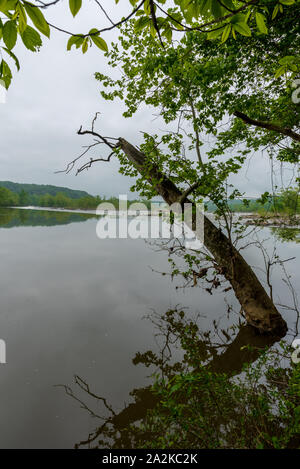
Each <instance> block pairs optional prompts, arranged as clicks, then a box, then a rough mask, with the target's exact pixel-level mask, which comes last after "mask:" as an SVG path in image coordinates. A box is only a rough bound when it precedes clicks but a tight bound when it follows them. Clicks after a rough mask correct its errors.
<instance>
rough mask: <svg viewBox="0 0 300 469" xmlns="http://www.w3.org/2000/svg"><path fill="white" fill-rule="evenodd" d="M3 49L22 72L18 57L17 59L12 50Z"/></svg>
mask: <svg viewBox="0 0 300 469" xmlns="http://www.w3.org/2000/svg"><path fill="white" fill-rule="evenodd" d="M2 49H3V50H5V52H6V53H7V54H8V55H9V56H10V57H11V58H12V59H13V60H14V61H15V64H16V67H17V69H18V70H20V62H19V60H18V57H16V56H15V54H14V53H13V52H12V51H11V50H9V49H6V47H2Z"/></svg>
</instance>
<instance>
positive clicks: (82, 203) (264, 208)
mask: <svg viewBox="0 0 300 469" xmlns="http://www.w3.org/2000/svg"><path fill="white" fill-rule="evenodd" d="M103 202H109V203H111V204H112V205H113V206H114V207H115V208H116V209H117V208H118V207H119V199H118V197H109V198H106V197H105V196H103V197H100V196H99V195H97V196H92V195H89V194H87V195H86V196H84V197H80V198H76V199H74V198H72V197H69V196H68V195H66V194H65V193H63V192H57V193H56V194H55V195H53V194H42V195H37V194H29V193H28V192H26V191H25V190H24V189H22V190H21V192H20V193H16V192H13V191H11V190H9V189H7V188H6V187H0V207H27V206H34V207H49V208H63V209H73V210H75V209H81V210H94V209H96V208H97V207H98V205H99V204H101V203H103ZM128 202H129V203H134V202H143V203H144V204H145V205H146V207H147V208H148V209H150V206H151V200H142V201H141V200H129V201H128ZM228 203H229V204H230V208H231V210H232V211H233V212H244V213H247V212H251V213H259V214H261V215H264V214H267V213H278V214H286V215H293V214H298V213H300V198H299V194H298V191H297V190H296V189H286V190H284V191H281V192H280V193H279V194H277V195H275V196H272V195H270V194H269V193H267V192H266V193H265V194H263V196H262V197H260V198H259V199H253V200H249V199H243V200H239V199H232V200H229V201H228ZM206 210H207V211H209V212H214V211H215V210H216V207H215V206H214V204H212V203H208V204H207V206H206Z"/></svg>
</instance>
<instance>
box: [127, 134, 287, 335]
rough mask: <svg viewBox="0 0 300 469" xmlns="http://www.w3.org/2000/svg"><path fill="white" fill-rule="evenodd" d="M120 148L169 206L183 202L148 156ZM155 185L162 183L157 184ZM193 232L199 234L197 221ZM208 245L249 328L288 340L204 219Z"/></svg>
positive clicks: (241, 265) (254, 282) (256, 286)
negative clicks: (148, 164)
mask: <svg viewBox="0 0 300 469" xmlns="http://www.w3.org/2000/svg"><path fill="white" fill-rule="evenodd" d="M119 145H120V148H121V149H122V150H123V152H124V153H125V155H126V156H127V158H128V159H129V161H131V162H132V163H133V164H134V166H135V167H136V168H137V170H138V171H139V172H140V173H141V174H143V175H144V176H145V177H147V178H148V179H149V181H150V182H151V181H153V182H154V184H155V188H156V191H157V193H158V194H159V195H161V196H162V197H163V199H164V200H165V201H166V202H167V204H168V205H172V204H174V203H176V202H178V201H180V202H181V203H182V202H184V201H185V202H188V200H187V199H186V200H182V196H183V193H182V192H181V191H180V190H179V189H178V188H177V187H176V186H175V184H174V183H173V182H172V181H171V180H170V179H168V178H167V177H166V176H164V175H163V174H161V173H160V172H159V171H158V170H157V169H156V168H155V166H152V167H151V168H150V169H149V166H147V167H146V165H145V163H146V156H145V155H144V154H143V153H142V152H140V151H139V150H138V149H137V148H135V147H134V146H133V145H131V144H130V143H129V142H127V141H126V140H125V139H123V138H120V139H119ZM155 181H159V182H158V183H156V182H155ZM192 228H193V229H194V230H195V220H193V223H192ZM203 241H204V245H205V247H206V248H207V249H208V250H209V251H210V253H211V254H212V255H213V257H214V259H215V261H216V263H217V264H218V266H219V267H220V269H221V271H222V273H223V275H224V276H225V278H226V279H227V280H228V281H229V282H230V283H231V285H232V288H233V290H234V292H235V295H236V297H237V299H238V300H239V302H240V304H241V307H242V310H243V312H244V315H245V317H246V320H247V322H248V324H250V325H252V326H254V327H255V328H256V329H258V330H259V331H260V332H261V333H270V334H273V335H276V336H280V337H282V336H284V335H285V334H286V332H287V325H286V322H285V321H284V319H283V318H282V316H281V315H280V313H279V312H278V310H277V308H276V306H275V305H274V303H273V301H272V300H271V298H270V297H269V296H268V294H267V292H266V291H265V289H264V287H263V286H262V284H261V283H260V281H259V280H258V278H257V276H256V275H255V273H254V272H253V270H252V269H251V267H250V266H249V264H248V263H247V262H246V261H245V259H244V258H243V256H241V254H240V253H239V251H237V249H236V248H235V247H234V246H233V244H232V243H231V241H230V240H229V239H228V238H227V237H226V236H225V234H224V233H223V232H222V231H221V230H220V229H219V228H217V227H216V226H215V225H214V224H213V223H212V222H211V221H210V220H209V218H208V217H206V216H204V240H203Z"/></svg>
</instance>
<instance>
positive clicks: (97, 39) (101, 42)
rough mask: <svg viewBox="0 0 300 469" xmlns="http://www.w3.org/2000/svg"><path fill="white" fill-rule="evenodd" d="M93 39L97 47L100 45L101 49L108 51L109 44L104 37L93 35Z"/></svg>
mask: <svg viewBox="0 0 300 469" xmlns="http://www.w3.org/2000/svg"><path fill="white" fill-rule="evenodd" d="M91 39H92V41H93V43H94V44H96V46H97V47H99V49H101V50H104V51H105V52H108V47H107V44H106V42H105V41H104V39H102V37H99V36H91Z"/></svg>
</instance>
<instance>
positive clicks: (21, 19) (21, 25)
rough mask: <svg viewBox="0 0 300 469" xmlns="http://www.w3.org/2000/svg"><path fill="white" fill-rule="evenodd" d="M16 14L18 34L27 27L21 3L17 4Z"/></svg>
mask: <svg viewBox="0 0 300 469" xmlns="http://www.w3.org/2000/svg"><path fill="white" fill-rule="evenodd" d="M16 12H17V13H18V16H19V28H20V32H21V33H23V31H24V30H25V28H26V26H27V16H26V13H25V10H24V7H23V5H22V3H20V2H19V3H18V4H17V8H16Z"/></svg>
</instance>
